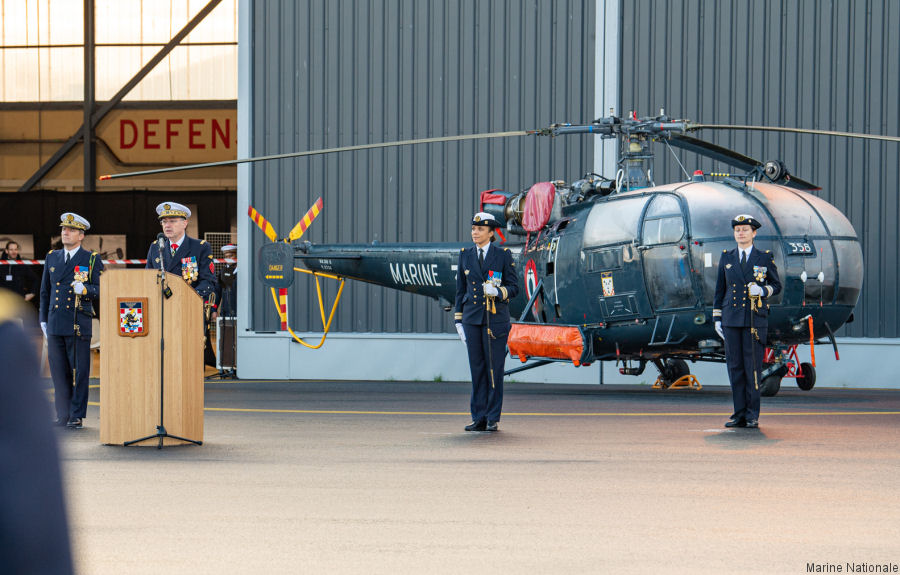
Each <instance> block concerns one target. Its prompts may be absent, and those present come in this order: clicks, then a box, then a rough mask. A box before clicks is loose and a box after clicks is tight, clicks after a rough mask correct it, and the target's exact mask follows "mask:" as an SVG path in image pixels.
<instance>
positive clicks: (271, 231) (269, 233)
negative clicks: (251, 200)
mask: <svg viewBox="0 0 900 575" xmlns="http://www.w3.org/2000/svg"><path fill="white" fill-rule="evenodd" d="M247 215H248V216H250V219H251V220H253V222H254V223H255V224H256V225H257V226H259V229H261V230H262V232H263V233H264V234H266V237H267V238H269V241H273V242H274V241H276V239H277V237H278V234H276V233H275V228H274V227H272V223H271V222H270V221H269V220H267V219H266V218H264V217H263V216H262V214H261V213H259V212H257V211H256V209H255V208H254V207H253V206H250V208H249V209H248V210H247Z"/></svg>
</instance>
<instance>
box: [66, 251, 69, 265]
mask: <svg viewBox="0 0 900 575" xmlns="http://www.w3.org/2000/svg"><path fill="white" fill-rule="evenodd" d="M66 263H69V252H66Z"/></svg>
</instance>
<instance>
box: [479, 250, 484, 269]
mask: <svg viewBox="0 0 900 575" xmlns="http://www.w3.org/2000/svg"><path fill="white" fill-rule="evenodd" d="M478 265H479V267H482V268H483V267H484V250H483V249H481V248H478Z"/></svg>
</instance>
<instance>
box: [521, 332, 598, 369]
mask: <svg viewBox="0 0 900 575" xmlns="http://www.w3.org/2000/svg"><path fill="white" fill-rule="evenodd" d="M507 345H508V346H509V355H511V356H518V358H519V359H520V360H521V361H522V362H523V363H524V362H525V361H527V360H528V358H529V357H544V358H549V359H568V360H570V361H571V362H572V363H573V364H575V365H576V366H578V365H580V364H581V356H582V354H583V353H584V339H583V338H582V337H581V332H580V331H579V330H578V328H577V327H572V326H562V325H534V324H524V323H513V324H512V328H511V329H510V331H509V340H507Z"/></svg>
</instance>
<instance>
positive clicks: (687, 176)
mask: <svg viewBox="0 0 900 575" xmlns="http://www.w3.org/2000/svg"><path fill="white" fill-rule="evenodd" d="M663 141H664V142H665V143H666V149H667V150H669V152H670V153H671V154H672V157H673V158H675V161H676V162H678V167H680V168H681V171H682V172H684V177H685V178H687V179H691V175H690V174H688V173H687V170H685V169H684V165H682V163H681V160H679V159H678V155H677V154H676V153H675V150H673V149H672V146H670V145H669V140H663Z"/></svg>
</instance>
